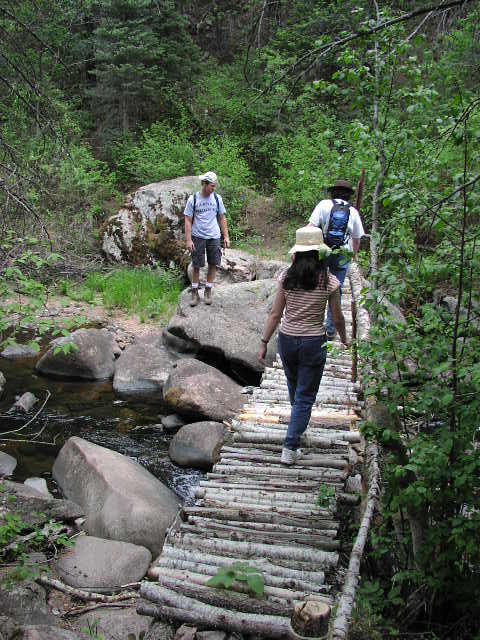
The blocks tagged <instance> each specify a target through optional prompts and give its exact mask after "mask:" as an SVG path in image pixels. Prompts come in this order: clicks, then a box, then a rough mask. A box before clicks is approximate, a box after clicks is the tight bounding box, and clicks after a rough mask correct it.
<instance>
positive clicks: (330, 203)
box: [309, 180, 365, 340]
mask: <svg viewBox="0 0 480 640" xmlns="http://www.w3.org/2000/svg"><path fill="white" fill-rule="evenodd" d="M328 192H329V194H330V199H328V200H320V202H319V203H318V204H317V206H316V207H315V209H314V210H313V213H312V215H311V216H310V221H309V224H310V225H312V226H314V227H319V228H320V229H321V230H322V232H323V237H324V240H325V243H326V244H327V245H328V246H329V247H331V248H332V253H331V254H330V256H329V257H328V267H329V271H330V273H333V275H334V276H335V277H336V278H338V280H339V281H340V294H341V291H342V289H341V287H342V285H343V282H344V280H345V276H346V275H347V271H348V266H349V264H350V261H351V257H352V256H354V257H355V258H356V257H357V253H358V249H359V247H360V239H361V237H362V236H363V235H364V234H365V231H364V230H363V225H362V221H361V219H360V214H359V213H358V211H357V210H356V209H355V207H354V206H352V205H351V204H350V200H351V199H352V196H353V193H354V189H353V187H352V185H351V184H350V183H349V182H348V181H347V180H337V181H336V182H335V183H334V184H333V185H332V186H331V187H329V188H328ZM325 329H326V331H327V338H329V339H330V340H333V338H334V337H335V326H334V324H333V321H332V317H331V313H330V306H329V307H328V313H327V320H326V322H325Z"/></svg>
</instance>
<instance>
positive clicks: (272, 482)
mask: <svg viewBox="0 0 480 640" xmlns="http://www.w3.org/2000/svg"><path fill="white" fill-rule="evenodd" d="M207 478H208V480H200V484H199V486H200V487H218V488H219V489H222V488H225V487H231V488H232V489H234V488H238V489H241V488H245V489H262V490H264V491H281V490H282V489H289V488H290V487H291V486H292V484H291V482H289V481H288V479H285V478H283V479H282V478H279V477H278V476H275V477H273V478H270V479H269V478H259V479H258V480H252V478H248V477H244V476H231V475H226V474H220V473H209V474H207ZM319 486H320V483H319V482H316V481H315V480H303V481H302V482H301V483H300V482H299V483H297V484H295V489H296V490H297V491H298V492H302V491H303V492H304V491H306V492H309V491H315V490H317V489H318V488H319Z"/></svg>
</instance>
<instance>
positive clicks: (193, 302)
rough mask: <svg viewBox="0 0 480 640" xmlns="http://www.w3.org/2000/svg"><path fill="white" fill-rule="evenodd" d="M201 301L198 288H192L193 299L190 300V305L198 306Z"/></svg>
mask: <svg viewBox="0 0 480 640" xmlns="http://www.w3.org/2000/svg"><path fill="white" fill-rule="evenodd" d="M199 302H200V296H199V295H198V289H192V299H191V300H190V306H191V307H196V306H197V304H198V303H199Z"/></svg>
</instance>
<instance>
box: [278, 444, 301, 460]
mask: <svg viewBox="0 0 480 640" xmlns="http://www.w3.org/2000/svg"><path fill="white" fill-rule="evenodd" d="M301 457H302V452H301V450H300V449H296V450H295V451H293V450H292V449H285V447H284V448H283V449H282V457H281V458H280V462H281V463H282V464H295V462H296V461H297V460H298V459H299V458H301Z"/></svg>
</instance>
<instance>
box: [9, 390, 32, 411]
mask: <svg viewBox="0 0 480 640" xmlns="http://www.w3.org/2000/svg"><path fill="white" fill-rule="evenodd" d="M36 402H38V398H36V397H35V396H34V395H33V393H30V391H27V392H26V393H24V394H22V395H21V396H20V397H18V398H17V399H16V400H15V403H14V405H13V407H12V408H13V409H19V410H20V411H24V412H25V413H28V412H29V411H30V409H31V408H32V407H33V405H34V404H35V403H36Z"/></svg>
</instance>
